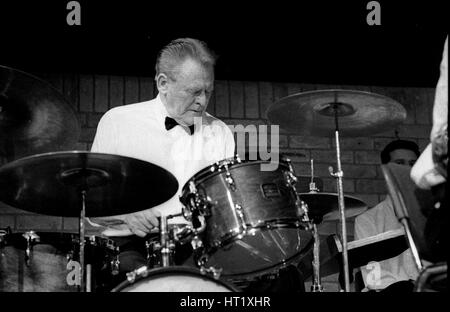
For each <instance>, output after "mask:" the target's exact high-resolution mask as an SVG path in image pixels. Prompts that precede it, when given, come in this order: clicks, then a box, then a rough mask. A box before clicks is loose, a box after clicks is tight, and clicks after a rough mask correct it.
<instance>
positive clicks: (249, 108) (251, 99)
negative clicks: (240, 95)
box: [244, 81, 259, 118]
mask: <svg viewBox="0 0 450 312" xmlns="http://www.w3.org/2000/svg"><path fill="white" fill-rule="evenodd" d="M244 95H245V98H244V99H245V117H246V118H258V117H259V97H258V84H257V83H256V82H251V81H246V82H245V83H244Z"/></svg>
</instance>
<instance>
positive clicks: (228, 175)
mask: <svg viewBox="0 0 450 312" xmlns="http://www.w3.org/2000/svg"><path fill="white" fill-rule="evenodd" d="M223 168H224V169H225V172H226V173H225V181H226V182H227V183H228V186H229V188H230V190H232V191H233V192H234V191H236V184H235V183H234V179H233V177H232V176H231V172H230V171H229V170H228V163H225V164H224V166H223Z"/></svg>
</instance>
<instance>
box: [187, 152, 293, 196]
mask: <svg viewBox="0 0 450 312" xmlns="http://www.w3.org/2000/svg"><path fill="white" fill-rule="evenodd" d="M224 160H227V159H224ZM262 163H269V161H267V160H245V161H242V162H240V163H233V164H230V165H229V166H228V168H229V169H230V170H231V169H235V168H240V167H246V166H249V165H257V164H262ZM279 165H280V166H283V167H285V169H287V170H289V166H288V165H287V164H286V163H285V161H284V160H282V159H280V164H279ZM214 166H215V165H209V166H208V167H205V168H203V169H201V170H200V171H198V172H197V173H196V174H195V175H194V176H192V177H191V178H190V179H189V180H188V181H187V182H186V183H185V184H184V186H183V190H186V189H189V182H190V181H194V182H195V184H200V183H203V182H205V181H206V180H208V179H210V178H212V177H215V176H216V175H219V174H223V173H224V171H223V170H220V171H219V170H215V171H211V168H212V167H214ZM183 193H185V192H183Z"/></svg>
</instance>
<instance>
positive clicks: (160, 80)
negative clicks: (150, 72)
mask: <svg viewBox="0 0 450 312" xmlns="http://www.w3.org/2000/svg"><path fill="white" fill-rule="evenodd" d="M155 80H156V87H157V88H158V91H159V93H161V94H166V93H167V89H168V87H169V86H168V83H169V77H167V75H166V74H163V73H161V74H159V75H158V76H156V79H155Z"/></svg>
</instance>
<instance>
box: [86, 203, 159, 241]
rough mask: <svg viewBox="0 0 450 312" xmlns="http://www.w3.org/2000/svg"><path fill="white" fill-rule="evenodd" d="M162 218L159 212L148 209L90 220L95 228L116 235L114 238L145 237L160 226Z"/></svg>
mask: <svg viewBox="0 0 450 312" xmlns="http://www.w3.org/2000/svg"><path fill="white" fill-rule="evenodd" d="M160 216H161V213H160V212H159V211H156V210H154V209H147V210H143V211H139V212H135V213H130V214H124V215H118V216H110V217H96V218H89V220H90V223H94V226H102V227H104V230H107V231H110V232H111V231H112V232H113V233H115V234H114V235H112V236H129V235H132V234H135V235H137V236H140V237H145V236H146V235H147V234H148V233H150V231H151V230H152V229H154V228H156V227H158V226H159V222H158V217H160ZM105 228H106V229H105ZM108 229H109V230H108Z"/></svg>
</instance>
